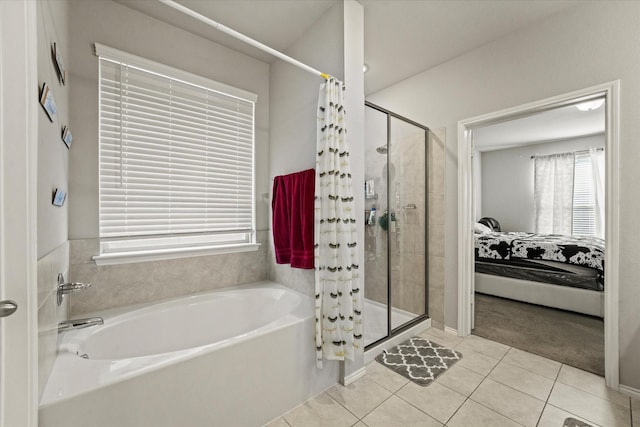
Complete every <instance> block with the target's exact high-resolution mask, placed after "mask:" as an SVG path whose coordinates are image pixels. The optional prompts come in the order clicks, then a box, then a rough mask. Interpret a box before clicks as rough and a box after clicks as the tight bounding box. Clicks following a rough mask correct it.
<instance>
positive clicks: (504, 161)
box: [474, 134, 605, 232]
mask: <svg viewBox="0 0 640 427" xmlns="http://www.w3.org/2000/svg"><path fill="white" fill-rule="evenodd" d="M604 143H605V141H604V134H600V135H593V136H588V137H581V138H573V139H567V140H563V141H555V142H548V143H543V144H533V145H524V146H521V147H515V148H509V149H506V150H495V151H485V152H483V153H481V170H482V178H481V180H482V181H481V182H482V184H481V186H482V196H481V200H482V204H481V205H480V206H481V207H480V209H479V210H480V212H479V215H478V218H482V217H485V216H490V217H493V218H495V219H497V220H498V222H500V225H501V228H502V231H528V232H534V231H535V200H534V198H533V172H534V171H533V169H534V168H533V166H534V161H533V159H532V158H531V156H534V155H547V154H557V153H567V152H573V151H580V150H588V149H589V148H598V147H604ZM475 184H476V183H475V182H474V185H475Z"/></svg>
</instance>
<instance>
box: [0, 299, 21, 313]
mask: <svg viewBox="0 0 640 427" xmlns="http://www.w3.org/2000/svg"><path fill="white" fill-rule="evenodd" d="M17 309H18V304H16V303H15V301H11V300H4V301H0V317H7V316H11V315H12V314H13V313H15V311H16V310H17Z"/></svg>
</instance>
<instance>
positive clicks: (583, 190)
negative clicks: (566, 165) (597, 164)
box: [572, 151, 596, 236]
mask: <svg viewBox="0 0 640 427" xmlns="http://www.w3.org/2000/svg"><path fill="white" fill-rule="evenodd" d="M593 185H594V184H593V173H592V170H591V158H590V156H589V152H588V151H587V152H577V153H576V154H575V167H574V182H573V222H572V229H573V234H574V235H578V236H594V235H595V234H596V202H595V194H594V186H593Z"/></svg>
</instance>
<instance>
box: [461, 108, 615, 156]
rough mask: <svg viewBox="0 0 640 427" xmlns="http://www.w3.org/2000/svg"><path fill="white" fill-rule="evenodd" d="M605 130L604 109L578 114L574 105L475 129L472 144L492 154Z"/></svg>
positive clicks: (578, 111) (599, 132)
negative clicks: (494, 151)
mask: <svg viewBox="0 0 640 427" xmlns="http://www.w3.org/2000/svg"><path fill="white" fill-rule="evenodd" d="M604 131H605V107H604V106H601V107H599V108H597V109H595V110H592V111H580V110H578V108H576V106H575V105H568V106H566V107H561V108H555V109H552V110H547V111H544V112H541V113H538V114H533V115H530V116H527V117H524V118H519V119H516V120H510V121H506V122H502V123H498V124H494V125H490V126H484V127H481V128H478V129H474V131H473V143H474V147H475V148H476V149H477V150H479V151H492V150H501V149H505V148H511V147H516V146H519V145H528V144H537V143H544V142H550V141H556V140H562V139H567V138H576V137H580V136H587V135H595V134H601V133H603V132H604Z"/></svg>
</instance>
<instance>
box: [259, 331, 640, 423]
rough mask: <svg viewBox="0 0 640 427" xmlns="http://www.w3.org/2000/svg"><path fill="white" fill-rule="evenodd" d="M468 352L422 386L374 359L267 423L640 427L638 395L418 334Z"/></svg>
mask: <svg viewBox="0 0 640 427" xmlns="http://www.w3.org/2000/svg"><path fill="white" fill-rule="evenodd" d="M420 335H421V336H423V337H425V338H427V339H430V340H433V341H435V342H437V343H438V344H441V345H444V346H447V347H450V348H455V349H456V350H458V351H460V352H462V354H463V358H462V360H461V361H460V362H458V363H457V364H456V365H454V366H453V367H452V368H450V369H449V370H448V371H447V372H445V373H444V374H443V375H441V376H440V377H439V378H438V379H437V380H436V381H435V382H433V383H432V384H430V385H429V386H427V387H420V386H417V385H415V384H414V383H412V382H410V381H408V380H407V379H405V378H404V377H402V376H401V375H399V374H396V373H394V372H392V371H391V370H390V369H387V368H385V367H384V366H382V365H380V364H379V363H378V362H376V361H373V362H371V363H370V364H368V365H367V374H366V376H364V377H363V378H360V379H359V380H357V381H356V382H354V383H353V384H351V385H349V386H347V387H343V386H341V385H336V386H334V387H332V388H330V389H329V390H327V391H325V392H324V393H322V394H320V395H318V396H316V397H314V398H312V399H309V400H308V401H307V402H305V403H304V404H302V405H300V406H298V407H297V408H294V409H292V410H291V411H289V412H287V413H286V414H284V415H283V416H282V417H280V418H278V419H277V420H275V421H273V422H272V423H270V424H268V426H267V427H315V426H318V427H321V426H322V427H323V426H327V427H340V426H345V427H348V426H354V427H378V426H380V427H411V426H422V427H430V426H440V427H441V426H449V427H458V426H459V427H468V426H488V427H500V426H516V427H517V426H531V427H535V426H538V427H562V424H563V422H564V420H565V418H568V417H573V418H577V419H579V420H582V421H585V422H587V423H589V424H590V425H592V426H594V427H595V426H600V427H618V426H620V427H640V400H636V399H632V398H629V397H627V396H625V395H623V394H622V393H619V392H617V391H614V390H611V389H608V388H607V387H606V386H605V384H604V379H603V378H601V377H599V376H597V375H593V374H591V373H588V372H585V371H582V370H580V369H576V368H573V367H571V366H568V365H563V364H561V363H558V362H555V361H553V360H549V359H545V358H543V357H540V356H536V355H534V354H531V353H527V352H524V351H521V350H518V349H515V348H511V347H508V346H506V345H503V344H499V343H497V342H494V341H490V340H487V339H484V338H480V337H477V336H474V335H471V336H469V337H465V338H460V337H456V336H454V335H452V334H449V333H446V332H442V331H441V330H438V329H435V328H431V329H428V330H427V331H425V332H424V333H422V334H420Z"/></svg>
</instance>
